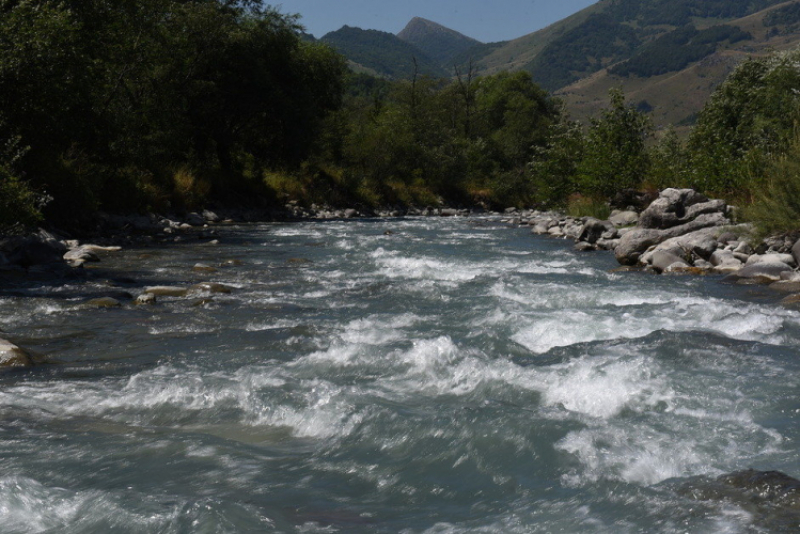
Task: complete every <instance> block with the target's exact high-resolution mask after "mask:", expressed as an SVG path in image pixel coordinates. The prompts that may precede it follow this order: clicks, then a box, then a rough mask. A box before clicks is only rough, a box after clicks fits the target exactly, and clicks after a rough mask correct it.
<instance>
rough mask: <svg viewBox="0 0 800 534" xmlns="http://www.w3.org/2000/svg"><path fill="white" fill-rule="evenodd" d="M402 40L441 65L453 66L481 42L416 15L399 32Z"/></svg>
mask: <svg viewBox="0 0 800 534" xmlns="http://www.w3.org/2000/svg"><path fill="white" fill-rule="evenodd" d="M397 37H398V38H400V39H401V40H403V41H405V42H407V43H410V44H412V45H414V46H416V47H417V48H419V49H420V50H422V51H423V52H424V53H425V54H426V55H427V56H428V57H430V58H431V59H433V60H434V61H436V62H437V63H438V64H439V65H442V66H450V67H452V61H453V60H454V59H455V58H456V57H458V56H460V55H461V54H463V53H464V52H466V51H468V50H470V49H471V48H473V47H475V46H477V45H480V44H481V42H480V41H478V40H476V39H473V38H471V37H467V36H466V35H463V34H461V33H458V32H457V31H455V30H451V29H450V28H445V27H444V26H442V25H441V24H437V23H435V22H432V21H430V20H427V19H423V18H420V17H414V18H413V19H411V22H409V23H408V24H407V25H406V27H405V28H404V29H403V30H402V31H401V32H400V33H398V34H397Z"/></svg>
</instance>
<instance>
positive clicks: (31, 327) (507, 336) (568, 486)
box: [0, 218, 800, 533]
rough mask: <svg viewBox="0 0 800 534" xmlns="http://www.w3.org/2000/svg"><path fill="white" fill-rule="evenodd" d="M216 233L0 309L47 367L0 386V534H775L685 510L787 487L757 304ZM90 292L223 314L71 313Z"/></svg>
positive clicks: (529, 264)
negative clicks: (165, 288) (733, 483)
mask: <svg viewBox="0 0 800 534" xmlns="http://www.w3.org/2000/svg"><path fill="white" fill-rule="evenodd" d="M219 233H220V241H221V242H220V244H217V245H213V244H209V243H201V242H199V241H192V242H184V243H178V244H175V245H170V246H153V247H149V248H141V249H128V250H124V251H122V252H119V253H116V254H115V255H112V256H107V257H106V258H104V260H103V262H102V263H101V264H98V266H96V267H95V268H94V270H93V271H92V272H93V273H94V274H95V276H94V277H93V279H92V281H89V282H71V283H68V284H66V285H59V286H44V287H22V288H16V289H15V291H16V293H10V292H6V293H4V294H3V296H2V297H0V320H2V323H0V329H2V331H3V332H4V334H3V337H10V338H11V339H12V340H13V341H14V342H16V343H17V344H19V345H21V346H24V347H26V348H28V349H31V350H33V351H35V352H38V353H39V354H40V355H41V357H43V358H45V359H46V360H47V361H48V362H50V363H48V364H46V365H41V366H38V367H36V368H33V369H30V370H22V371H11V372H6V373H4V374H2V375H0V532H3V533H34V532H48V533H50V532H52V533H109V532H119V533H151V532H157V533H223V532H226V533H227V532H273V531H274V532H348V533H349V532H355V533H361V532H387V533H388V532H392V533H394V532H408V533H422V532H430V533H451V532H452V533H460V532H509V533H513V532H548V533H549V532H574V533H582V532H608V533H626V532H631V533H632V532H698V533H714V532H719V533H722V532H725V533H732V532H773V531H787V532H788V531H792V530H789V528H788V527H787V528H786V529H784V528H783V527H782V526H781V524H780V523H778V524H777V526H776V524H770V523H769V522H768V521H767V522H766V523H764V522H762V521H761V520H760V518H759V514H758V511H757V510H755V509H753V508H752V507H750V506H748V505H747V504H746V503H740V502H737V501H736V500H730V499H728V500H725V499H723V500H713V499H708V500H702V499H700V500H698V499H697V498H695V497H693V496H692V495H689V494H687V492H686V491H684V490H683V488H684V487H685V485H686V484H687V483H695V484H697V483H701V482H702V481H703V480H712V479H713V478H714V477H717V476H719V475H721V474H723V473H729V472H732V471H735V470H740V469H746V468H750V467H752V468H756V469H761V470H773V469H774V470H780V471H784V472H786V473H788V474H790V475H793V476H796V477H797V476H800V441H799V440H800V425H799V424H798V423H799V422H800V346H799V345H798V341H800V314H799V313H798V312H796V311H793V310H789V309H785V308H782V307H780V306H778V305H776V304H775V300H777V299H776V297H774V296H772V295H770V294H768V293H764V292H763V291H759V290H757V289H751V288H746V287H741V286H732V285H726V284H722V283H720V282H719V280H718V279H717V278H715V277H675V276H651V275H643V274H636V273H614V272H612V269H613V268H615V267H616V264H615V262H614V259H613V255H611V254H609V253H594V254H586V253H583V254H579V253H576V252H573V251H572V250H571V247H570V243H568V242H566V241H559V240H551V239H546V238H540V237H534V236H532V235H531V234H530V233H529V232H528V231H527V230H526V229H510V228H508V227H505V226H503V225H500V224H498V223H497V221H493V220H491V219H467V218H458V219H423V218H419V219H413V218H412V219H391V220H388V219H387V220H364V221H332V222H311V221H309V222H301V223H292V224H262V225H242V226H230V227H220V230H219ZM387 234H388V235H387ZM198 262H201V263H205V264H210V265H215V266H220V267H219V268H218V270H217V271H216V272H210V273H196V272H193V271H192V266H193V265H195V264H196V263H198ZM223 264H224V265H223ZM108 279H112V280H116V283H117V285H120V283H121V284H122V285H123V286H126V285H127V286H129V287H128V289H127V290H129V291H131V292H132V293H137V292H139V291H140V290H141V287H143V286H145V285H156V284H161V285H163V284H172V285H174V284H182V283H185V284H188V283H191V282H197V281H203V280H207V281H214V282H220V283H223V284H227V285H229V286H231V287H232V288H233V291H232V292H231V293H230V294H215V295H213V296H208V295H206V296H189V297H173V298H168V297H162V298H159V301H158V303H157V305H155V306H138V307H135V306H132V305H129V304H126V305H124V306H123V307H122V308H117V309H86V308H85V307H84V306H83V305H82V304H81V303H82V301H83V300H85V299H83V298H81V297H80V295H81V294H82V293H86V292H95V293H102V292H103V291H111V290H112V289H113V288H109V287H108V284H109V282H108ZM123 289H125V288H123ZM116 290H119V288H117V289H116ZM698 481H701V482H698Z"/></svg>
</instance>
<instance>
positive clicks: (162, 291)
mask: <svg viewBox="0 0 800 534" xmlns="http://www.w3.org/2000/svg"><path fill="white" fill-rule="evenodd" d="M143 292H144V293H150V294H152V295H154V296H156V297H185V296H186V293H188V292H189V288H187V287H177V286H151V287H146V288H144V291H143Z"/></svg>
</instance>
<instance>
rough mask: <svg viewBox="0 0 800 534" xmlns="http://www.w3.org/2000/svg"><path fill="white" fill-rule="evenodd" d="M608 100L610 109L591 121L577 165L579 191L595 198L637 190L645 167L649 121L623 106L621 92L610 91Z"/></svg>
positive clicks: (639, 113)
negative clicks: (582, 152)
mask: <svg viewBox="0 0 800 534" xmlns="http://www.w3.org/2000/svg"><path fill="white" fill-rule="evenodd" d="M609 98H610V100H611V102H610V104H611V105H610V107H609V108H607V109H605V110H603V111H602V112H601V114H600V117H599V118H594V119H592V123H591V126H590V128H589V133H588V134H587V137H586V145H585V149H584V154H583V158H582V159H581V161H580V163H579V165H578V184H579V189H580V191H581V192H583V193H586V194H589V195H590V196H593V197H598V198H610V197H612V196H613V195H614V194H615V193H616V192H618V191H620V190H622V189H626V188H633V187H637V186H638V185H639V184H640V183H641V182H642V180H643V179H644V177H645V174H646V173H647V169H648V165H649V161H648V157H647V150H646V145H645V141H646V140H647V138H648V137H649V135H650V132H651V126H650V121H649V120H648V118H647V117H646V116H645V115H644V114H642V113H641V112H639V111H637V110H636V109H634V108H633V107H630V106H628V105H626V104H625V96H624V95H623V93H622V91H619V90H616V89H612V90H611V91H610V92H609Z"/></svg>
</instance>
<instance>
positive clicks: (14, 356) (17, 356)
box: [0, 339, 33, 368]
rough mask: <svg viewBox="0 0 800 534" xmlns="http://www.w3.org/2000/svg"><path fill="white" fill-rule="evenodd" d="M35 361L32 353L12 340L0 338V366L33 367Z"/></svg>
mask: <svg viewBox="0 0 800 534" xmlns="http://www.w3.org/2000/svg"><path fill="white" fill-rule="evenodd" d="M32 365H33V361H32V360H31V357H30V355H29V354H28V353H27V352H25V351H24V350H22V349H21V348H19V347H18V346H16V345H14V344H13V343H11V342H10V341H6V340H5V339H0V368H2V367H31V366H32Z"/></svg>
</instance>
